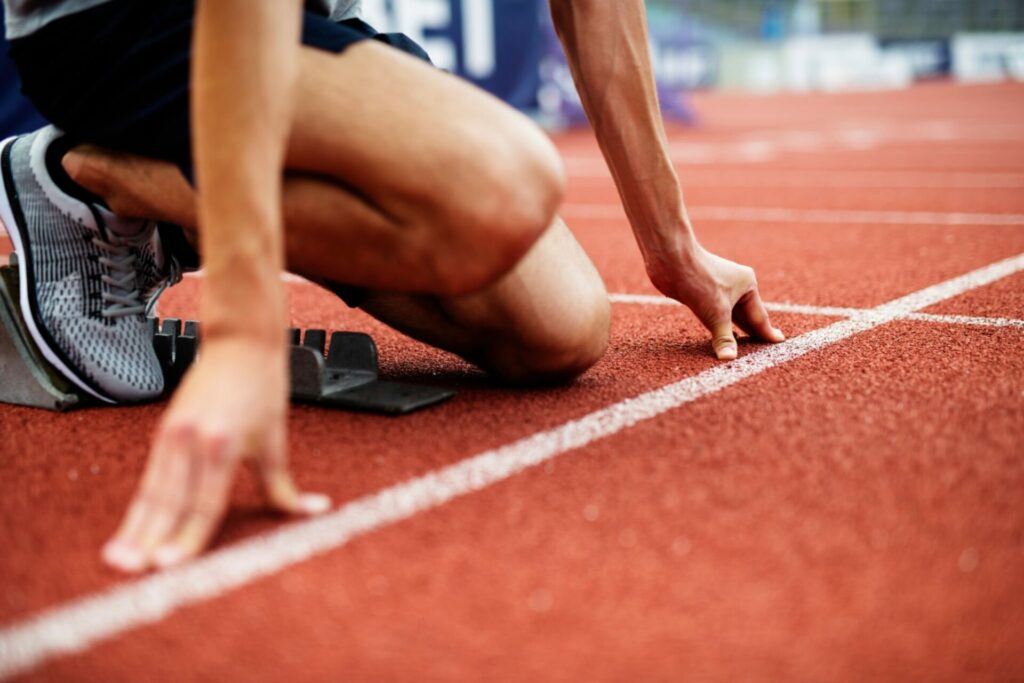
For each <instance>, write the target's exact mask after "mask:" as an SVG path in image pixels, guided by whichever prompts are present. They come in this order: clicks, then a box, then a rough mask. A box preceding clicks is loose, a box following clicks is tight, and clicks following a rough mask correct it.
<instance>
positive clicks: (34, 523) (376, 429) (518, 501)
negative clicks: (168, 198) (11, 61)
mask: <svg viewBox="0 0 1024 683" xmlns="http://www.w3.org/2000/svg"><path fill="white" fill-rule="evenodd" d="M695 100H696V101H695V106H696V107H697V110H698V112H699V113H700V115H701V119H702V125H701V126H700V127H698V128H695V129H682V128H679V129H673V130H670V145H671V149H672V154H673V157H674V160H675V162H676V163H677V165H678V168H679V170H680V176H681V179H682V183H683V186H684V189H685V192H686V197H687V203H688V205H689V207H690V210H691V214H692V216H693V219H694V223H695V225H696V228H697V231H698V234H699V236H700V238H701V240H702V242H703V243H704V244H705V245H706V246H707V247H708V248H710V249H711V250H713V251H715V252H718V253H721V254H723V255H725V256H727V257H730V258H733V259H735V260H738V261H742V262H746V263H749V264H750V265H752V266H754V267H755V268H756V270H757V272H758V274H759V280H760V283H761V289H762V292H763V294H764V297H765V299H766V300H767V301H769V302H771V303H772V304H773V309H774V310H775V312H774V314H773V316H774V318H775V321H776V323H777V324H778V325H780V326H781V327H782V328H783V329H784V330H785V331H786V332H787V333H788V334H789V336H790V341H788V342H787V343H786V344H784V345H781V346H779V347H774V348H771V349H768V348H766V347H764V346H763V345H758V344H754V343H748V342H744V343H742V344H741V358H740V359H739V360H737V361H735V362H733V363H730V364H724V365H723V364H720V363H717V362H716V361H715V360H714V359H713V358H712V357H711V356H710V353H709V348H708V346H709V345H708V342H707V338H706V335H705V333H704V332H703V331H702V330H701V329H700V328H699V326H698V325H697V323H696V322H695V320H694V319H693V318H692V316H690V315H689V314H688V313H687V312H686V311H685V310H684V309H683V308H682V307H680V306H678V305H672V304H671V303H670V302H666V301H664V300H662V299H661V298H660V297H658V296H657V295H656V292H655V291H654V290H653V289H652V288H651V286H650V284H649V283H648V282H647V280H646V278H645V275H644V271H643V267H642V262H641V260H640V257H639V255H638V253H637V250H636V248H635V247H634V246H633V244H632V237H631V235H630V233H629V229H628V226H627V224H626V222H625V219H624V217H623V214H622V210H621V209H620V208H619V206H618V204H617V199H616V196H615V190H614V186H613V184H612V182H611V180H610V178H609V175H608V173H607V171H606V170H605V169H604V166H603V164H602V162H601V159H600V154H599V152H598V149H597V146H596V144H595V143H594V142H593V140H592V137H591V136H590V134H589V133H585V132H575V133H570V134H564V135H561V136H558V138H557V142H558V144H559V147H560V148H561V150H562V151H563V154H564V157H565V160H566V167H567V169H568V172H569V176H570V191H569V200H568V202H567V205H566V207H565V211H564V214H565V216H566V218H567V220H568V222H569V223H570V226H571V227H572V229H573V230H574V231H575V233H576V234H577V236H578V237H579V239H580V241H581V242H582V243H583V245H584V247H585V248H586V249H587V251H588V252H589V253H590V255H591V256H592V258H593V259H594V261H595V262H596V264H597V266H598V268H599V270H600V271H601V273H602V275H603V276H604V277H605V279H606V281H607V283H608V287H609V291H610V292H612V293H613V294H614V295H615V296H613V302H614V303H613V310H614V322H613V325H614V328H613V342H612V346H611V348H610V350H609V352H608V354H607V356H606V357H605V359H604V360H602V362H601V363H599V364H598V365H597V366H596V367H595V368H593V369H592V370H591V371H589V372H588V373H586V374H585V375H584V376H583V377H581V378H580V379H579V380H577V381H576V382H575V383H573V384H572V385H570V386H566V387H560V388H554V389H546V390H536V391H512V390H508V389H504V388H501V387H498V386H495V385H494V384H492V383H490V382H489V381H488V379H487V378H486V377H485V376H483V375H482V374H481V373H479V372H478V371H476V370H474V369H473V368H471V367H469V366H468V365H466V364H465V363H463V362H461V361H460V360H458V359H456V358H453V357H451V356H449V355H447V354H444V353H442V352H439V351H435V350H432V349H430V348H427V347H425V346H422V345H419V344H417V343H414V342H411V341H409V340H408V339H406V338H403V337H402V336H401V335H399V334H397V333H394V332H392V331H390V330H388V329H386V328H384V327H383V326H381V325H379V324H377V323H375V322H373V321H371V320H370V319H368V318H367V317H366V316H365V315H363V314H362V313H360V312H359V311H353V310H350V309H348V308H347V307H346V306H345V305H344V304H342V303H341V302H340V301H338V300H336V299H334V298H333V297H332V296H331V295H329V294H326V293H325V292H324V291H322V290H320V289H318V288H316V287H315V286H313V285H311V284H308V283H304V282H298V281H292V282H290V283H289V285H288V287H289V290H290V294H291V300H292V310H293V319H294V324H296V325H298V326H303V327H313V326H315V327H326V328H329V329H348V330H361V331H367V332H370V333H371V334H373V335H375V337H376V338H377V341H378V344H379V347H380V351H381V357H382V367H383V370H384V372H385V374H386V375H387V376H388V377H389V378H398V379H403V380H407V381H420V382H429V383H435V384H441V385H445V386H451V387H454V388H456V389H458V390H459V395H458V397H457V398H456V399H455V400H453V401H451V402H449V403H447V404H445V405H442V406H439V407H437V408H434V409H431V410H427V411H424V412H422V413H418V414H415V415H412V416H408V417H404V418H399V419H390V418H384V417H375V416H368V415H357V414H350V413H342V412H330V411H325V410H319V409H315V408H310V407H294V408H293V409H292V412H291V417H290V447H291V454H292V460H293V463H294V469H295V472H296V475H297V477H298V479H299V480H300V482H301V483H302V484H303V485H305V486H307V487H309V488H311V489H314V490H322V491H325V492H327V493H329V494H330V495H331V496H332V497H333V499H334V501H335V504H336V509H335V510H334V511H332V513H330V514H329V515H328V516H327V517H326V518H323V519H321V520H317V521H296V520H287V519H281V518H278V517H274V516H272V515H269V514H267V513H264V512H263V511H262V510H261V507H260V501H259V498H258V496H257V494H256V491H255V489H254V487H253V486H252V482H250V481H246V480H243V481H240V482H239V485H238V487H237V490H236V492H235V505H234V507H233V509H232V512H231V513H230V516H229V518H228V519H227V522H226V524H225V526H224V530H223V532H222V534H221V535H220V537H219V538H218V540H217V542H216V545H215V548H214V549H213V550H212V551H211V552H210V553H208V554H207V555H206V556H205V557H204V558H203V559H201V560H200V561H198V562H195V563H193V564H191V565H189V566H187V567H185V568H184V569H179V570H176V571H171V572H165V573H162V574H154V575H150V576H147V577H143V578H141V579H139V578H124V577H121V576H119V575H116V574H114V573H112V572H111V571H108V570H106V569H105V568H104V567H103V566H102V565H101V563H100V559H99V548H100V546H101V544H102V542H103V541H104V540H105V539H106V538H107V537H108V536H109V535H110V534H111V532H112V531H113V530H114V529H115V527H116V525H117V523H118V521H119V517H120V515H121V513H122V512H123V510H124V508H125V505H126V503H127V501H128V500H129V497H130V495H131V492H132V490H133V487H134V485H135V482H136V480H137V478H138V477H139V474H140V472H141V470H142V467H143V463H144V459H145V456H146V450H147V444H148V441H149V438H150V435H151V433H152V431H153V429H154V427H155V424H156V421H157V419H158V417H159V415H160V412H161V411H162V410H163V408H164V406H163V405H151V406H143V407H135V408H104V409H91V410H83V411H80V412H74V413H71V414H67V415H55V414H50V413H46V412H40V411H35V410H30V409H22V408H16V407H11V406H0V513H2V514H0V545H2V548H3V551H2V552H0V678H11V679H16V680H38V681H142V680H144V681H184V680H189V681H228V680H246V681H281V680H302V681H306V680H308V681H337V680H352V681H390V680H395V681H435V680H436V681H478V680H496V681H582V680H593V681H681V680H691V681H727V680H729V681H731V680H753V681H861V680H891V681H905V680H928V681H990V680H991V681H1011V680H1024V647H1021V643H1022V637H1024V601H1022V600H1021V598H1020V596H1021V593H1022V591H1024V322H1021V321H1022V320H1024V295H1022V292H1024V256H1022V255H1024V118H1022V116H1021V113H1022V112H1024V86H1020V85H987V86H972V87H965V86H955V85H951V84H936V85H930V86H924V87H917V88H915V89H912V90H909V91H905V92H898V93H885V94H849V95H836V96H828V97H825V96H817V95H808V96H801V97H795V96H786V97H781V96H780V97H768V98H751V97H740V96H729V95H703V96H698V97H696V98H695ZM6 251H9V245H7V244H5V243H4V242H2V241H0V254H2V253H5V252H6ZM0 258H2V256H0ZM197 288H198V281H197V280H196V279H187V280H186V281H185V282H184V283H182V284H181V285H179V286H178V287H176V288H174V289H173V290H171V291H170V292H168V294H167V295H166V298H165V300H164V301H163V302H162V303H161V313H162V314H163V315H176V316H180V317H190V316H194V315H195V312H196V305H195V304H196V293H197Z"/></svg>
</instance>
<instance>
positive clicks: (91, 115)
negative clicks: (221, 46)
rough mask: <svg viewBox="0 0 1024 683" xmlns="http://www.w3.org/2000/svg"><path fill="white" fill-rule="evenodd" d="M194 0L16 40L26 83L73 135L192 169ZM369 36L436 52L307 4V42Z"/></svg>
mask: <svg viewBox="0 0 1024 683" xmlns="http://www.w3.org/2000/svg"><path fill="white" fill-rule="evenodd" d="M194 14H195V3H194V0H144V1H141V2H140V0H112V1H111V2H107V3H104V4H101V5H98V6H96V7H94V8H92V9H88V10H85V11H82V12H78V13H76V14H72V15H70V16H67V17H64V18H62V19H59V20H57V21H55V22H53V23H52V24H49V25H47V26H45V27H44V28H42V29H41V30H39V31H37V32H36V33H34V34H32V35H29V36H26V37H25V38H21V39H18V40H15V41H12V42H11V48H10V55H11V58H12V59H13V60H14V62H15V64H16V65H17V68H18V72H19V74H20V76H21V82H22V92H24V94H25V95H26V96H27V97H28V98H29V99H30V100H31V101H32V103H33V104H34V105H35V106H36V108H37V109H39V111H40V112H41V113H42V114H43V116H45V117H46V118H47V119H49V121H50V122H52V123H53V124H55V125H56V126H57V127H58V128H60V129H62V130H63V131H64V132H65V133H67V135H68V141H69V143H80V142H88V143H93V144H96V145H101V146H103V147H108V148H111V149H116V150H119V151H123V152H131V153H134V154H141V155H143V156H148V157H155V158H158V159H163V160H166V161H171V162H173V163H175V164H177V165H178V166H179V167H180V168H181V169H182V170H183V171H184V173H185V175H186V176H187V177H188V178H189V179H191V178H192V173H191V170H192V161H191V159H192V154H191V144H190V140H191V135H190V129H189V58H190V54H191V47H192V25H193V18H194ZM368 38H372V39H376V40H379V41H382V42H385V43H388V44H390V45H392V46H394V47H396V48H398V49H400V50H403V51H404V52H408V53H410V54H413V55H415V56H417V57H420V58H422V59H425V60H427V61H430V60H429V58H428V57H427V54H426V52H424V51H423V49H422V48H421V47H419V46H418V45H416V44H415V43H414V42H413V41H412V40H410V39H409V38H407V37H406V36H403V35H401V34H384V33H378V32H377V31H376V30H374V29H373V28H372V27H371V26H369V25H368V24H366V23H365V22H363V21H360V20H358V19H352V20H348V21H344V22H341V23H334V22H332V21H330V20H329V19H327V18H326V17H323V16H320V15H318V14H314V13H311V12H305V14H304V16H303V20H302V42H303V44H305V45H308V46H311V47H316V48H320V49H322V50H325V51H328V52H333V53H339V52H341V51H343V50H344V49H345V48H347V47H348V46H349V45H352V44H353V43H356V42H359V41H361V40H366V39H368Z"/></svg>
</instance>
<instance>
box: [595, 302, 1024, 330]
mask: <svg viewBox="0 0 1024 683" xmlns="http://www.w3.org/2000/svg"><path fill="white" fill-rule="evenodd" d="M608 298H609V299H610V300H611V302H612V303H616V304H640V305H643V306H679V305H680V304H679V302H678V301H676V300H675V299H669V298H668V297H664V296H658V295H655V294H610V295H609V296H608ZM764 307H765V308H767V309H768V310H769V311H772V312H779V313H800V314H803V315H821V316H826V317H830V318H869V319H870V318H871V317H873V316H874V315H876V314H875V309H870V308H843V307H839V306H807V305H804V304H790V303H776V302H770V301H766V302H765V304H764ZM898 319H899V320H917V321H920V322H926V323H941V324H945V325H973V326H977V327H1019V328H1022V329H1024V320H1016V319H1014V318H984V317H979V316H972V315H939V314H935V313H907V314H905V315H901V316H899V318H898Z"/></svg>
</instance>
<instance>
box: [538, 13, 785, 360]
mask: <svg viewBox="0 0 1024 683" xmlns="http://www.w3.org/2000/svg"><path fill="white" fill-rule="evenodd" d="M551 10H552V16H553V18H554V23H555V29H556V31H557V32H558V35H559V38H560V39H561V41H562V44H563V46H564V47H565V52H566V56H567V58H568V60H569V65H570V68H571V69H572V73H573V78H574V80H575V81H576V86H577V88H578V90H579V92H580V97H581V98H582V100H583V106H584V109H585V110H586V112H587V116H588V118H589V119H590V122H591V124H592V125H593V127H594V131H595V134H596V135H597V140H598V143H599V144H600V146H601V151H602V152H603V153H604V156H605V159H606V160H607V162H608V166H609V168H610V169H611V172H612V176H613V178H614V179H615V184H616V187H617V188H618V191H619V196H620V197H621V198H622V202H623V206H624V207H625V210H626V215H627V216H628V218H629V222H630V225H631V227H632V229H633V233H634V235H635V236H636V239H637V243H638V245H639V246H640V251H641V252H642V254H643V257H644V262H645V264H646V267H647V273H648V275H649V276H650V278H651V281H652V282H653V284H654V285H655V286H656V287H657V288H658V289H659V290H660V291H661V292H662V293H663V294H665V295H666V296H670V297H672V298H674V299H677V300H679V301H681V302H682V303H684V304H686V305H687V306H689V307H690V308H691V309H692V310H693V312H694V313H695V314H696V315H697V317H698V318H700V320H701V322H702V323H704V325H705V326H706V327H707V328H708V329H709V330H710V331H711V333H712V335H713V345H714V348H715V352H716V354H717V355H718V357H719V358H722V359H730V358H735V357H736V341H735V338H734V337H733V333H732V323H733V322H734V321H735V322H736V323H737V324H738V325H739V326H740V327H741V328H743V329H744V330H745V331H747V332H748V333H750V334H752V335H753V336H755V337H759V338H761V339H765V340H767V341H782V339H783V335H782V333H781V332H780V331H779V330H777V329H775V328H774V327H772V326H771V324H770V322H769V320H768V315H767V313H766V312H765V310H764V306H763V305H762V303H761V300H760V296H759V294H758V291H757V282H756V280H755V278H754V272H753V270H751V269H750V268H747V267H746V266H740V265H738V264H735V263H732V262H730V261H727V260H725V259H722V258H720V257H718V256H715V255H714V254H711V253H709V252H707V251H706V250H704V249H703V248H701V246H700V244H699V243H698V242H697V239H696V236H695V235H694V231H693V227H692V225H691V223H690V219H689V217H688V216H687V213H686V207H685V205H684V203H683V193H682V190H681V189H680V186H679V179H678V177H677V176H676V172H675V169H674V167H673V165H672V162H671V159H670V157H669V153H668V145H667V142H666V137H665V129H664V125H663V123H662V119H661V112H660V109H659V107H658V98H657V92H656V86H655V81H654V74H653V68H652V66H651V59H650V52H649V48H648V38H647V19H646V12H645V10H644V3H643V0H614V1H610V0H551Z"/></svg>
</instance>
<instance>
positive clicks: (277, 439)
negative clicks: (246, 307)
mask: <svg viewBox="0 0 1024 683" xmlns="http://www.w3.org/2000/svg"><path fill="white" fill-rule="evenodd" d="M287 383H288V375H287V359H286V358H285V349H284V345H283V344H282V345H281V346H280V347H278V346H273V347H271V346H259V345H257V344H254V343H253V342H252V341H251V340H249V339H242V338H230V337H229V338H220V339H215V340H214V339H211V340H205V341H204V342H203V345H202V351H201V354H200V357H199V360H198V361H197V362H196V364H195V366H194V367H193V368H192V370H191V371H190V372H189V373H188V374H187V375H186V376H185V378H184V380H183V382H182V384H181V386H180V387H179V389H178V391H177V392H176V394H175V396H174V399H173V400H172V401H171V405H170V408H168V410H167V412H166V413H165V414H164V417H163V419H162V421H161V423H160V426H159V427H158V429H157V435H156V439H155V441H154V443H153V446H152V450H151V451H150V455H149V462H148V464H147V466H146V471H145V474H144V476H143V479H142V482H141V483H140V485H139V487H138V490H137V492H136V494H135V498H134V500H133V501H132V503H131V507H130V508H129V510H128V513H127V515H126V516H125V518H124V521H123V522H122V524H121V527H120V528H119V529H118V531H117V533H116V534H115V535H114V537H113V539H111V540H110V541H109V542H108V543H107V544H106V546H105V547H104V548H103V558H104V560H105V561H106V562H107V563H108V564H109V565H111V566H112V567H115V568H117V569H120V570H122V571H126V572H140V571H144V570H146V569H149V568H151V567H168V566H171V565H175V564H178V563H180V562H182V561H184V560H187V559H189V558H191V557H194V556H196V555H198V554H199V553H201V552H202V551H203V549H204V548H205V547H206V546H207V545H208V544H209V543H210V541H211V539H212V538H213V537H214V535H215V534H216V532H217V530H218V528H219V527H220V524H221V521H222V520H223V518H224V514H225V512H226V510H227V506H228V502H229V499H230V494H231V488H232V483H233V481H234V478H235V474H236V472H237V469H238V465H239V463H241V462H243V461H245V462H248V463H250V464H252V465H254V466H255V470H256V473H257V476H258V478H259V479H260V481H261V483H262V486H263V489H264V491H265V492H266V496H267V500H268V502H269V505H270V506H271V507H272V508H274V509H276V510H279V511H282V512H285V513H290V514H317V513H321V512H324V511H326V510H327V509H328V508H329V507H330V500H329V499H328V498H327V497H326V496H323V495H319V494H309V493H301V492H299V490H298V489H297V488H296V486H295V483H294V481H293V480H292V477H291V474H290V472H289V470H288V462H287V453H286V418H287V410H288V393H287V386H288V384H287Z"/></svg>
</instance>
